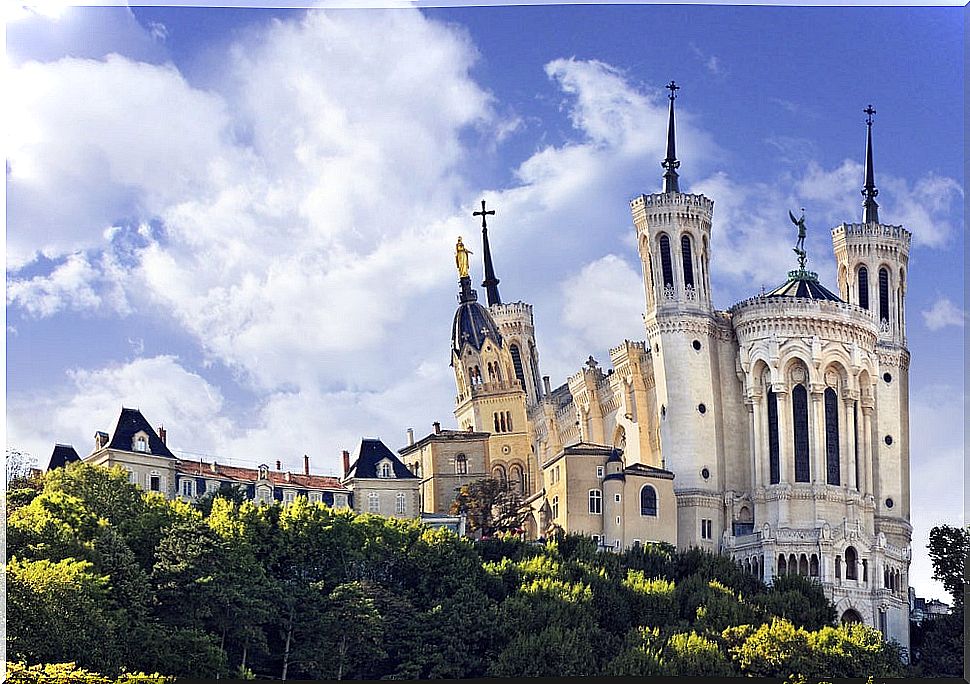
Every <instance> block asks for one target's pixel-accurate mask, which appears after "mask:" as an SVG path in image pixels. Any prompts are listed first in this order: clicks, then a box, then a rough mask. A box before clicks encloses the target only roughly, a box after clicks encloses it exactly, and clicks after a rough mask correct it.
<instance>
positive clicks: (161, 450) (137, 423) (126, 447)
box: [108, 408, 175, 458]
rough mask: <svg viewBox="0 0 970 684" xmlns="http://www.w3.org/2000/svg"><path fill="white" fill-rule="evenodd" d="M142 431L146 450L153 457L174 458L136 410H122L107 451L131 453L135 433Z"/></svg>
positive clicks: (153, 429)
mask: <svg viewBox="0 0 970 684" xmlns="http://www.w3.org/2000/svg"><path fill="white" fill-rule="evenodd" d="M139 431H144V432H145V434H147V435H148V450H149V452H150V453H151V454H152V455H153V456H168V457H169V458H175V454H173V453H172V452H171V451H169V450H168V447H167V446H165V442H163V441H162V440H161V438H159V436H158V433H156V432H155V428H153V427H152V426H151V425H149V423H148V421H147V420H145V416H143V415H142V414H141V411H139V410H138V409H131V408H122V409H121V415H119V416H118V424H117V425H115V429H114V432H113V433H112V435H111V441H110V442H109V443H108V448H109V449H117V450H119V451H132V440H133V439H134V437H135V433H137V432H139Z"/></svg>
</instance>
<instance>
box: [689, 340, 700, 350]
mask: <svg viewBox="0 0 970 684" xmlns="http://www.w3.org/2000/svg"><path fill="white" fill-rule="evenodd" d="M690 346H692V347H693V348H694V349H695V350H697V351H700V350H701V341H700V340H694V341H693V342H691V343H690Z"/></svg>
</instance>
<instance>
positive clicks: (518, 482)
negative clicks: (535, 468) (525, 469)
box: [509, 464, 525, 494]
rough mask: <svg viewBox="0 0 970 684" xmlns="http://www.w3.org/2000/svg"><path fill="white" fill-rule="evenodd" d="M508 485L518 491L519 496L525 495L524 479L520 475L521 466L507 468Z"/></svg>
mask: <svg viewBox="0 0 970 684" xmlns="http://www.w3.org/2000/svg"><path fill="white" fill-rule="evenodd" d="M509 485H510V486H512V487H515V488H517V489H518V490H519V493H520V494H525V477H524V476H523V475H522V466H520V465H514V464H513V465H511V466H509Z"/></svg>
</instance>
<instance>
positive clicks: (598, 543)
mask: <svg viewBox="0 0 970 684" xmlns="http://www.w3.org/2000/svg"><path fill="white" fill-rule="evenodd" d="M593 543H594V544H596V545H597V546H599V545H600V536H599V535H598V534H594V535H593Z"/></svg>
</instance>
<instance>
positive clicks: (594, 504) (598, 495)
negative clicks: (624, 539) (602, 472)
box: [589, 489, 603, 515]
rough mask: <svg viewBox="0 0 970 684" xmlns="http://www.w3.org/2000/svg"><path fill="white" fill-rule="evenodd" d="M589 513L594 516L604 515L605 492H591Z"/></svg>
mask: <svg viewBox="0 0 970 684" xmlns="http://www.w3.org/2000/svg"><path fill="white" fill-rule="evenodd" d="M589 512H590V513H591V514H593V515H600V514H602V513H603V492H601V491H600V490H598V489H591V490H589Z"/></svg>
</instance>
